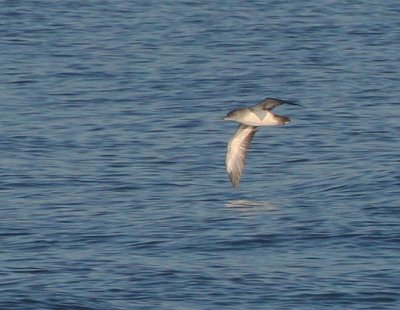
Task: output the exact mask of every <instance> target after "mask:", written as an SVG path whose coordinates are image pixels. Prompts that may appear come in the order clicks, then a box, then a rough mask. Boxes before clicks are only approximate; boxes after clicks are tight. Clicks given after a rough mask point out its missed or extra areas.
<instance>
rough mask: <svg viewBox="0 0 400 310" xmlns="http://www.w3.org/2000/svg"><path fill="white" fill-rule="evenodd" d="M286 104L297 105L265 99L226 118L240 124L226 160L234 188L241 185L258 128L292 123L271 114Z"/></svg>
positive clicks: (237, 110) (229, 145) (230, 144)
mask: <svg viewBox="0 0 400 310" xmlns="http://www.w3.org/2000/svg"><path fill="white" fill-rule="evenodd" d="M284 103H286V104H291V105H297V104H295V103H293V102H290V101H286V100H280V99H275V98H265V99H264V100H262V101H261V102H259V103H258V104H256V105H255V106H252V107H249V108H243V109H236V110H233V111H231V112H229V113H228V114H227V115H226V116H225V117H224V120H227V121H235V122H238V123H239V127H238V129H237V130H236V132H235V134H234V135H233V137H232V138H231V139H230V140H229V143H228V147H227V152H226V159H225V164H226V171H227V172H228V174H229V178H230V180H231V183H232V186H233V187H236V186H237V185H238V184H239V181H240V176H241V175H242V171H243V167H244V162H245V160H246V156H247V150H248V149H249V146H250V143H251V140H252V139H253V137H254V135H255V133H256V131H257V127H259V126H278V125H286V124H288V123H289V122H290V119H289V117H286V116H280V115H276V114H274V113H272V112H271V110H272V109H273V108H275V107H277V106H279V105H281V104H284Z"/></svg>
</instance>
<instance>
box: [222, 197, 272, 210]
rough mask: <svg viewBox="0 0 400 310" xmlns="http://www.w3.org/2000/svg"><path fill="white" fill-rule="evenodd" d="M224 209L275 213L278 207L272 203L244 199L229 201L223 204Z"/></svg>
mask: <svg viewBox="0 0 400 310" xmlns="http://www.w3.org/2000/svg"><path fill="white" fill-rule="evenodd" d="M225 207H226V208H232V209H235V210H238V211H245V212H260V211H276V210H278V209H279V205H278V204H276V203H274V202H270V201H256V200H246V199H238V200H230V201H228V202H227V203H226V204H225Z"/></svg>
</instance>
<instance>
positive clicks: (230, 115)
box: [224, 109, 240, 121]
mask: <svg viewBox="0 0 400 310" xmlns="http://www.w3.org/2000/svg"><path fill="white" fill-rule="evenodd" d="M239 113H240V110H239V109H238V110H233V111H231V112H229V113H228V114H226V116H225V117H224V121H234V120H235V119H236V118H237V117H238V115H239Z"/></svg>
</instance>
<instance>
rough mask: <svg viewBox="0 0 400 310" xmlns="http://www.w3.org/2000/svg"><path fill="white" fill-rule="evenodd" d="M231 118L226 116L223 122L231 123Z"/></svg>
mask: <svg viewBox="0 0 400 310" xmlns="http://www.w3.org/2000/svg"><path fill="white" fill-rule="evenodd" d="M230 119H231V118H230V117H229V116H225V117H224V118H223V120H224V121H229V120H230Z"/></svg>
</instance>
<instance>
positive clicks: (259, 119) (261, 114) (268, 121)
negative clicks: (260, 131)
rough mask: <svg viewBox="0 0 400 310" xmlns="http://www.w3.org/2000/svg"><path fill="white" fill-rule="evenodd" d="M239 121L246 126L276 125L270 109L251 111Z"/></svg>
mask: <svg viewBox="0 0 400 310" xmlns="http://www.w3.org/2000/svg"><path fill="white" fill-rule="evenodd" d="M240 123H242V124H245V125H248V126H273V125H277V121H276V119H275V115H274V114H273V113H272V112H270V111H265V110H259V111H251V110H249V113H246V115H245V116H244V117H243V118H242V119H241V120H240Z"/></svg>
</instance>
